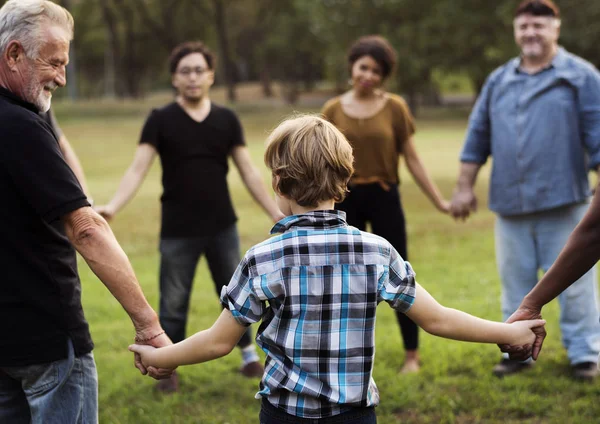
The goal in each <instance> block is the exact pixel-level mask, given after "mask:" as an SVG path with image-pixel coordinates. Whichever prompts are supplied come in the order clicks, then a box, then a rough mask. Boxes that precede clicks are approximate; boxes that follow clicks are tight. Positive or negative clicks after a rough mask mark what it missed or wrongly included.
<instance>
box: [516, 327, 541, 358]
mask: <svg viewBox="0 0 600 424" xmlns="http://www.w3.org/2000/svg"><path fill="white" fill-rule="evenodd" d="M545 324H546V321H545V320H543V319H533V320H527V321H516V322H513V323H511V324H509V325H510V326H511V331H512V334H511V341H510V343H508V344H510V345H511V346H521V347H522V348H523V350H525V351H527V354H526V355H527V356H528V357H529V356H531V350H532V347H533V342H535V339H536V334H535V333H534V332H533V330H532V329H533V328H537V327H543V326H544V325H545Z"/></svg>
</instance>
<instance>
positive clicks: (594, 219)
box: [523, 189, 600, 310]
mask: <svg viewBox="0 0 600 424" xmlns="http://www.w3.org/2000/svg"><path fill="white" fill-rule="evenodd" d="M599 259H600V194H599V193H598V189H597V190H596V194H595V196H594V199H593V201H592V204H591V205H590V209H589V211H588V212H587V214H586V215H585V217H584V218H583V219H582V221H581V222H580V223H579V225H578V226H577V227H576V228H575V230H574V231H573V233H572V234H571V236H570V237H569V240H568V241H567V244H566V245H565V247H564V249H563V250H562V252H561V253H560V255H559V256H558V258H557V259H556V261H555V262H554V264H553V265H552V267H550V269H549V270H548V272H547V273H546V274H545V275H544V276H543V278H542V279H541V280H540V281H539V282H538V284H537V285H536V286H535V287H534V288H533V290H532V291H531V292H530V293H529V294H528V295H527V296H526V297H525V299H524V300H523V305H524V306H527V307H529V308H534V309H537V310H539V309H541V308H542V307H543V306H544V305H545V304H547V303H548V302H550V301H551V300H552V299H554V298H555V297H556V296H558V295H559V294H560V293H562V292H563V291H564V290H565V289H567V288H568V287H569V286H570V285H571V284H573V283H574V282H575V281H577V280H578V279H579V278H580V277H581V276H582V275H583V274H585V273H586V272H587V271H589V270H590V268H592V267H593V266H594V265H595V264H596V262H598V260H599Z"/></svg>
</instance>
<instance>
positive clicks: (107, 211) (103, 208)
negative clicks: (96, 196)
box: [94, 205, 115, 221]
mask: <svg viewBox="0 0 600 424" xmlns="http://www.w3.org/2000/svg"><path fill="white" fill-rule="evenodd" d="M94 210H95V211H96V212H97V213H98V214H100V215H101V216H102V218H104V219H106V220H107V221H110V220H111V219H113V217H114V216H115V210H114V209H113V208H112V207H111V206H110V205H98V206H94Z"/></svg>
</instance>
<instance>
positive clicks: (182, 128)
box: [140, 102, 245, 238]
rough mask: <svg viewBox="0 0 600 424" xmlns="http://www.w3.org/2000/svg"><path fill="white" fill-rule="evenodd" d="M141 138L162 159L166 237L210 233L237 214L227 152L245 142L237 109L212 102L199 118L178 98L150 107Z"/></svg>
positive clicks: (199, 235)
mask: <svg viewBox="0 0 600 424" xmlns="http://www.w3.org/2000/svg"><path fill="white" fill-rule="evenodd" d="M140 143H148V144H151V145H152V146H154V147H155V148H156V150H157V151H158V154H159V155H160V161H161V165H162V184H163V194H162V197H161V201H162V225H161V237H162V238H190V237H203V236H212V235H215V234H217V233H218V232H219V231H221V230H223V229H225V228H227V227H228V226H230V225H232V224H234V223H235V222H236V220H237V217H236V215H235V212H234V210H233V205H232V202H231V197H230V195H229V188H228V186H227V172H228V171H229V166H228V158H229V155H230V154H231V151H232V149H233V148H234V147H236V146H243V145H244V144H245V142H244V136H243V132H242V126H241V124H240V121H239V120H238V118H237V116H236V115H235V113H234V112H233V111H231V110H230V109H227V108H225V107H222V106H219V105H216V104H214V103H211V109H210V112H209V114H208V115H207V116H206V118H205V119H204V120H203V121H201V122H197V121H195V120H194V119H192V117H191V116H190V115H188V114H187V112H185V111H184V110H183V108H182V107H181V106H180V105H179V104H178V103H176V102H173V103H171V104H168V105H167V106H165V107H163V108H161V109H155V110H153V111H152V113H151V114H150V116H149V117H148V119H147V120H146V124H145V125H144V128H143V130H142V135H141V137H140Z"/></svg>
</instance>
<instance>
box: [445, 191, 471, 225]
mask: <svg viewBox="0 0 600 424" xmlns="http://www.w3.org/2000/svg"><path fill="white" fill-rule="evenodd" d="M476 211H477V197H475V193H474V192H473V189H472V188H467V189H459V188H457V189H456V190H454V194H453V195H452V201H451V204H450V213H451V214H452V217H453V218H454V219H456V220H459V219H460V220H463V221H464V220H466V219H467V218H468V217H469V215H470V214H471V212H476Z"/></svg>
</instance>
